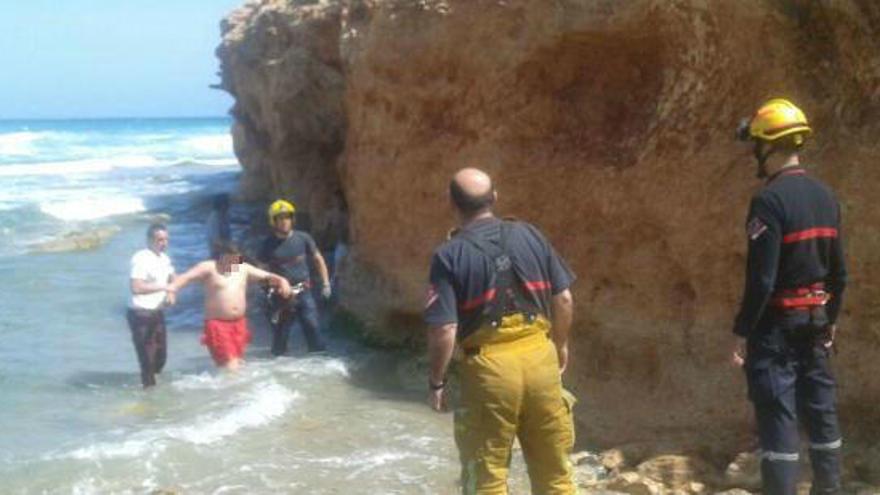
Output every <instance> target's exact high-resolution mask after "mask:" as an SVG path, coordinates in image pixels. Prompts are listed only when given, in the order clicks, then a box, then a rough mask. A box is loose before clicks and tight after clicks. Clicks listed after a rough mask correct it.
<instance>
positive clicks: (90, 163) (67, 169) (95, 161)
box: [0, 155, 159, 177]
mask: <svg viewBox="0 0 880 495" xmlns="http://www.w3.org/2000/svg"><path fill="white" fill-rule="evenodd" d="M156 165H159V161H158V160H156V159H155V158H153V157H152V156H149V155H127V156H119V157H115V158H90V159H86V160H71V161H58V162H42V163H13V164H9V165H2V166H0V177H12V176H23V175H71V174H96V173H101V172H107V171H110V170H113V169H114V168H143V167H153V166H156Z"/></svg>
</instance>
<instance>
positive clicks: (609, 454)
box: [599, 449, 626, 473]
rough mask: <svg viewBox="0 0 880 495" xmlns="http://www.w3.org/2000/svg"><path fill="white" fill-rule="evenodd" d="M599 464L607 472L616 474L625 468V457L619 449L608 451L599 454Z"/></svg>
mask: <svg viewBox="0 0 880 495" xmlns="http://www.w3.org/2000/svg"><path fill="white" fill-rule="evenodd" d="M599 462H601V463H602V466H604V467H605V469H607V470H608V471H612V472H615V473H616V472H618V471H620V470H621V469H623V467H624V466H626V457H625V456H624V454H623V451H622V450H620V449H610V450H606V451H604V452H602V453H601V454H599Z"/></svg>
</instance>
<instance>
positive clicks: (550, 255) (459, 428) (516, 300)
mask: <svg viewBox="0 0 880 495" xmlns="http://www.w3.org/2000/svg"><path fill="white" fill-rule="evenodd" d="M449 189H450V196H451V199H452V203H453V205H454V207H455V210H456V212H457V213H458V216H459V219H460V228H459V229H458V230H457V232H454V233H453V235H452V236H451V238H450V239H449V240H448V241H447V242H446V243H444V244H443V245H441V246H440V247H439V248H438V249H437V250H436V251H435V253H434V257H433V259H432V261H431V276H430V279H431V288H430V290H429V292H428V299H427V302H426V309H425V319H426V321H427V323H428V326H429V327H430V330H429V334H428V354H429V359H430V366H431V369H430V376H429V377H428V388H429V390H430V392H429V401H430V403H431V405H432V407H433V408H434V409H435V410H438V411H439V410H442V409H444V408H445V403H446V371H447V367H448V365H449V362H450V360H451V358H452V354H453V348H454V346H455V343H456V341H457V342H458V344H459V345H460V347H461V349H462V354H463V358H462V360H461V362H459V363H458V369H459V371H460V376H461V404H460V405H459V407H458V408H457V409H456V411H455V441H456V444H457V446H458V451H459V457H460V459H461V468H462V471H461V483H462V491H463V493H466V494H472V493H480V494H505V493H507V471H508V466H509V464H510V454H511V447H512V444H513V440H514V437H518V438H519V441H520V445H521V446H522V450H523V455H524V457H525V460H526V464H527V465H528V472H529V478H530V480H531V485H532V493H535V494H541V495H553V494H573V493H575V487H574V483H573V480H572V469H571V466H570V463H569V460H568V454H569V453H570V452H571V449H572V446H573V443H574V426H573V422H572V416H571V407H572V405H573V402H574V399H573V397H571V395H570V394H568V393H567V392H565V391H564V390H563V389H562V381H561V374H562V371H564V370H565V367H566V364H567V363H568V332H569V328H570V326H571V318H572V307H573V303H572V298H571V293H570V292H569V287H570V286H571V283H572V281H573V280H574V276H573V275H572V273H571V271H570V270H569V269H568V267H567V266H566V264H565V262H564V261H563V260H562V259H561V258H560V257H559V256H558V255H557V254H556V252H555V251H554V249H553V247H552V246H551V245H550V243H549V242H547V239H546V238H544V236H543V235H542V234H541V233H540V232H539V231H538V230H537V229H536V228H535V227H533V226H531V225H529V224H527V223H524V222H516V221H508V220H501V219H499V218H496V217H495V216H494V215H493V214H492V205H493V204H494V203H495V199H496V194H495V190H494V188H493V187H492V181H491V179H490V178H489V176H488V175H486V174H485V173H483V172H481V171H479V170H477V169H473V168H468V169H463V170H461V171H459V172H458V173H457V174H456V175H455V177H454V178H453V180H452V182H451V183H450V188H449ZM551 315H552V316H551ZM551 322H552V324H551Z"/></svg>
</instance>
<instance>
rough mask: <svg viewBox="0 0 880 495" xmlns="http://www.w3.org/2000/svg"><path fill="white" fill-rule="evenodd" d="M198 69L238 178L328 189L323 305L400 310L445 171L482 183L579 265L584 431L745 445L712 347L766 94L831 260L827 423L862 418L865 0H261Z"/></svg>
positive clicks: (876, 309) (739, 386)
mask: <svg viewBox="0 0 880 495" xmlns="http://www.w3.org/2000/svg"><path fill="white" fill-rule="evenodd" d="M222 30H223V42H222V44H221V46H220V47H219V48H218V55H219V57H220V59H221V61H222V87H223V88H224V89H226V90H227V91H229V92H230V93H231V94H232V95H233V96H234V97H235V99H236V103H235V106H234V108H233V111H232V113H233V115H234V116H235V119H236V123H235V126H234V129H233V134H234V138H235V149H236V152H237V154H238V156H239V158H240V159H241V162H242V165H243V167H244V168H245V176H244V183H243V188H244V190H245V191H246V192H247V193H248V194H250V195H252V196H254V197H263V198H268V196H269V195H277V194H284V195H290V196H293V197H294V198H295V199H296V200H297V202H298V203H299V204H300V206H301V207H303V208H305V209H308V210H310V211H311V212H312V214H313V216H314V217H316V218H315V220H316V221H315V224H316V225H320V220H321V219H320V212H321V209H322V208H323V207H324V206H326V205H327V204H329V203H330V201H331V196H332V194H333V192H334V191H336V190H342V191H343V193H344V194H345V197H346V198H347V200H348V202H349V204H350V207H351V231H352V235H353V242H354V256H353V261H354V263H353V264H352V265H351V267H350V270H349V272H350V273H348V279H347V280H348V282H349V283H348V286H347V288H346V293H345V304H346V305H347V306H348V307H349V308H352V309H353V310H354V311H355V312H357V313H358V314H359V315H362V316H363V317H364V318H365V319H366V320H367V321H369V322H371V323H373V328H375V329H379V330H377V331H381V332H382V336H383V338H385V339H387V340H390V341H397V342H400V341H405V340H409V339H411V338H413V337H414V336H419V335H420V334H422V332H423V327H422V325H421V323H420V319H419V314H420V311H421V305H422V304H421V303H422V297H423V293H424V289H425V284H426V277H427V265H428V261H429V258H430V255H431V252H432V249H433V247H434V246H435V245H436V244H437V243H439V242H440V241H442V240H443V238H444V235H445V232H446V231H447V229H448V228H449V227H450V226H451V225H452V224H453V222H454V219H453V217H452V215H451V212H450V210H449V208H448V206H447V201H446V198H445V194H446V186H447V182H448V179H449V177H450V175H451V174H452V173H453V171H455V170H456V169H458V168H460V167H462V166H465V165H473V166H478V167H482V168H484V169H486V170H488V171H489V172H490V173H491V174H493V176H494V177H495V180H496V185H497V188H498V191H499V196H500V204H499V210H500V211H501V212H503V213H504V214H511V215H515V216H518V217H520V218H522V219H526V220H529V221H532V222H534V223H536V224H537V225H539V226H540V227H541V228H542V229H543V230H544V231H545V232H546V233H547V234H548V236H549V237H550V239H551V240H552V241H553V242H554V243H555V245H556V247H557V249H558V250H559V251H560V252H561V253H562V254H563V255H564V256H565V257H566V258H567V259H568V260H569V261H570V263H571V265H572V267H573V268H574V270H575V272H577V274H578V275H579V279H578V282H577V284H576V286H575V287H574V294H575V298H576V303H577V320H576V324H575V328H574V335H573V343H572V347H573V355H574V358H573V363H572V367H571V370H570V371H569V372H568V378H567V380H568V382H569V385H570V386H572V387H573V388H574V389H575V391H576V392H577V393H578V395H579V396H581V397H582V398H583V399H584V401H583V402H584V403H585V405H584V406H583V407H582V408H581V410H580V411H579V421H580V426H581V427H582V428H581V431H582V432H583V438H586V439H587V441H588V442H594V443H598V444H606V445H607V444H622V443H628V442H644V441H646V440H652V441H653V440H654V439H664V440H666V441H668V442H670V445H686V446H701V447H702V448H705V449H708V450H709V451H716V450H719V451H720V450H726V449H730V448H732V447H735V446H739V447H742V446H743V445H745V444H747V442H748V440H747V439H748V437H749V433H750V431H749V429H750V424H751V417H750V412H749V408H748V404H747V402H746V400H745V390H744V381H743V379H742V377H741V376H740V374H739V373H737V372H735V371H733V370H731V369H730V368H729V367H728V366H726V362H727V353H728V351H729V345H728V341H729V335H730V327H731V321H732V318H733V316H734V313H735V311H736V305H737V303H738V300H739V296H740V292H741V285H742V280H743V277H742V272H743V266H744V254H745V238H744V233H743V224H744V215H745V209H746V207H747V204H748V199H749V197H750V195H751V194H752V192H753V191H754V190H755V189H756V188H757V187H759V186H760V183H759V182H758V181H757V180H756V179H755V178H754V176H753V174H754V172H753V165H752V159H751V156H750V150H748V149H746V148H747V147H746V148H743V147H742V146H741V145H739V144H738V143H736V142H734V141H733V139H732V134H733V129H734V127H735V125H736V123H737V121H738V120H739V118H741V117H744V116H747V115H748V114H749V113H750V112H751V111H752V110H753V109H754V108H755V107H756V105H757V104H758V103H760V102H761V101H762V100H763V99H765V98H767V97H772V96H778V95H785V96H787V97H790V98H792V99H793V100H794V101H796V102H797V103H798V104H799V105H801V106H802V107H803V108H804V109H805V111H806V112H807V114H808V116H809V117H810V118H811V121H812V123H813V124H814V127H815V130H816V139H815V140H814V141H813V142H812V144H811V146H810V147H809V148H808V150H807V152H806V158H807V160H808V162H809V163H810V164H814V165H815V167H814V173H815V174H817V175H818V176H819V177H821V178H822V179H823V180H825V181H827V182H828V183H829V184H830V185H831V186H832V187H834V188H835V189H836V191H837V192H838V194H839V195H840V197H841V199H842V202H843V205H844V215H845V229H846V234H847V242H848V255H849V260H850V266H851V272H852V278H851V287H850V290H849V292H848V295H847V301H846V303H845V315H844V317H843V321H842V322H841V328H842V335H841V351H840V354H839V356H838V358H837V369H838V375H839V379H840V397H841V403H842V411H843V412H842V415H843V418H844V419H845V422H846V423H847V431H848V432H849V437H851V438H855V439H862V440H871V439H874V440H876V439H877V438H878V431H877V430H878V426H877V425H880V409H878V408H877V407H876V404H877V403H878V400H880V384H878V381H877V378H876V377H877V375H878V374H880V361H878V360H877V359H876V356H877V354H878V350H880V323H878V321H880V320H878V316H880V305H877V304H876V301H877V300H878V298H880V285H878V283H880V282H878V280H880V213H878V211H877V209H876V208H874V207H872V204H873V201H874V200H876V198H877V194H878V190H880V160H878V159H880V149H878V145H877V136H878V135H880V134H878V132H880V41H878V40H880V4H878V3H876V2H875V1H873V0H829V1H824V2H812V1H806V0H741V1H737V2H707V1H701V0H674V1H670V0H625V1H612V0H579V1H578V0H553V1H547V0H495V1H490V0H349V1H343V0H338V1H335V0H321V1H317V0H314V1H306V0H287V1H280V0H262V1H251V2H249V3H247V4H246V5H245V6H244V7H242V8H241V9H239V10H237V11H235V12H234V13H232V14H231V15H230V16H229V17H228V18H227V19H226V20H225V21H224V22H223V25H222Z"/></svg>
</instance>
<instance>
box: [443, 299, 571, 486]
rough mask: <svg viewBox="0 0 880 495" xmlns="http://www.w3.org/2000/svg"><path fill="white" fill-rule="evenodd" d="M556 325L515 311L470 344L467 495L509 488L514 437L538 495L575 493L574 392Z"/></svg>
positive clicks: (462, 427) (462, 422)
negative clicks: (553, 332) (553, 333)
mask: <svg viewBox="0 0 880 495" xmlns="http://www.w3.org/2000/svg"><path fill="white" fill-rule="evenodd" d="M549 329H550V324H549V322H547V320H545V319H543V318H538V319H536V320H534V321H532V322H529V321H528V320H527V319H526V318H525V317H524V316H522V315H512V316H508V317H505V318H504V319H503V320H502V322H501V325H499V326H498V327H497V328H491V327H487V328H484V329H480V330H478V331H477V332H475V333H474V335H472V336H470V337H468V338H467V339H465V341H464V342H462V347H463V348H464V349H465V350H466V356H465V357H464V359H463V362H462V363H460V364H461V366H460V370H461V405H460V407H459V408H458V409H457V410H456V411H455V442H456V444H457V445H458V452H459V457H460V459H461V466H462V469H461V483H462V493H464V494H466V495H470V494H483V495H485V494H502V495H503V494H506V493H507V472H508V468H509V466H510V455H511V448H512V446H513V439H514V437H518V438H519V442H520V445H521V446H522V450H523V455H524V457H525V460H526V464H527V465H528V472H529V479H530V480H531V485H532V494H534V495H559V494H566V495H568V494H574V493H575V485H574V480H573V478H572V468H571V464H570V461H569V459H568V454H569V453H570V452H571V449H572V447H573V445H574V423H573V418H572V409H571V408H572V406H573V405H574V404H573V401H574V397H573V396H572V395H571V394H569V393H568V392H567V391H565V392H564V391H563V389H562V381H561V379H560V376H559V359H558V357H557V355H556V347H555V346H554V345H553V343H552V342H551V341H550V339H549V338H548V331H549ZM468 349H471V350H472V351H471V352H468V351H467V350H468ZM473 349H479V350H478V351H476V352H474V351H473Z"/></svg>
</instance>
